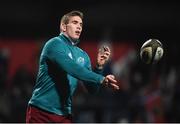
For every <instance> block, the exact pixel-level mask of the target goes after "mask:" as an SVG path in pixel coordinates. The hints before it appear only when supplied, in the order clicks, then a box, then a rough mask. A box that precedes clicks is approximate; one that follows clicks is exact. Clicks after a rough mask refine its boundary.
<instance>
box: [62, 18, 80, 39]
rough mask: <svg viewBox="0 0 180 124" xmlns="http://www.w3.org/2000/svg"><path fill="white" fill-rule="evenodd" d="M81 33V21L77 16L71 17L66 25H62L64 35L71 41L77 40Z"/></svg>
mask: <svg viewBox="0 0 180 124" xmlns="http://www.w3.org/2000/svg"><path fill="white" fill-rule="evenodd" d="M81 31H82V19H81V18H80V17H79V16H72V17H70V19H69V23H68V24H64V25H63V32H64V34H65V35H67V36H68V37H70V38H71V39H73V40H77V39H79V37H80V35H81Z"/></svg>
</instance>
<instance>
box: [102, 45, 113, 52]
mask: <svg viewBox="0 0 180 124" xmlns="http://www.w3.org/2000/svg"><path fill="white" fill-rule="evenodd" d="M103 48H104V51H108V52H111V50H110V48H109V47H108V46H103Z"/></svg>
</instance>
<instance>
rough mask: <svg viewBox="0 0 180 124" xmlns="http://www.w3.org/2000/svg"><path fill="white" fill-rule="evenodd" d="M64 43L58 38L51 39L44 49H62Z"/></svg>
mask: <svg viewBox="0 0 180 124" xmlns="http://www.w3.org/2000/svg"><path fill="white" fill-rule="evenodd" d="M64 45H65V43H64V42H63V40H62V39H61V38H59V37H53V38H51V39H49V40H48V41H46V43H45V45H44V48H45V49H49V48H57V47H64Z"/></svg>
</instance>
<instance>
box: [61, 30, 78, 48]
mask: <svg viewBox="0 0 180 124" xmlns="http://www.w3.org/2000/svg"><path fill="white" fill-rule="evenodd" d="M61 34H63V35H64V36H66V37H67V38H68V39H69V41H70V42H71V44H72V45H76V44H77V43H78V42H79V40H78V39H77V40H73V39H72V38H70V37H69V36H68V35H67V34H66V33H63V32H61Z"/></svg>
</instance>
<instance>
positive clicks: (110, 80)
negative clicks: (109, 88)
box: [108, 77, 117, 83]
mask: <svg viewBox="0 0 180 124" xmlns="http://www.w3.org/2000/svg"><path fill="white" fill-rule="evenodd" d="M108 80H109V82H111V83H117V81H116V80H115V79H114V78H111V77H109V78H108Z"/></svg>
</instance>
